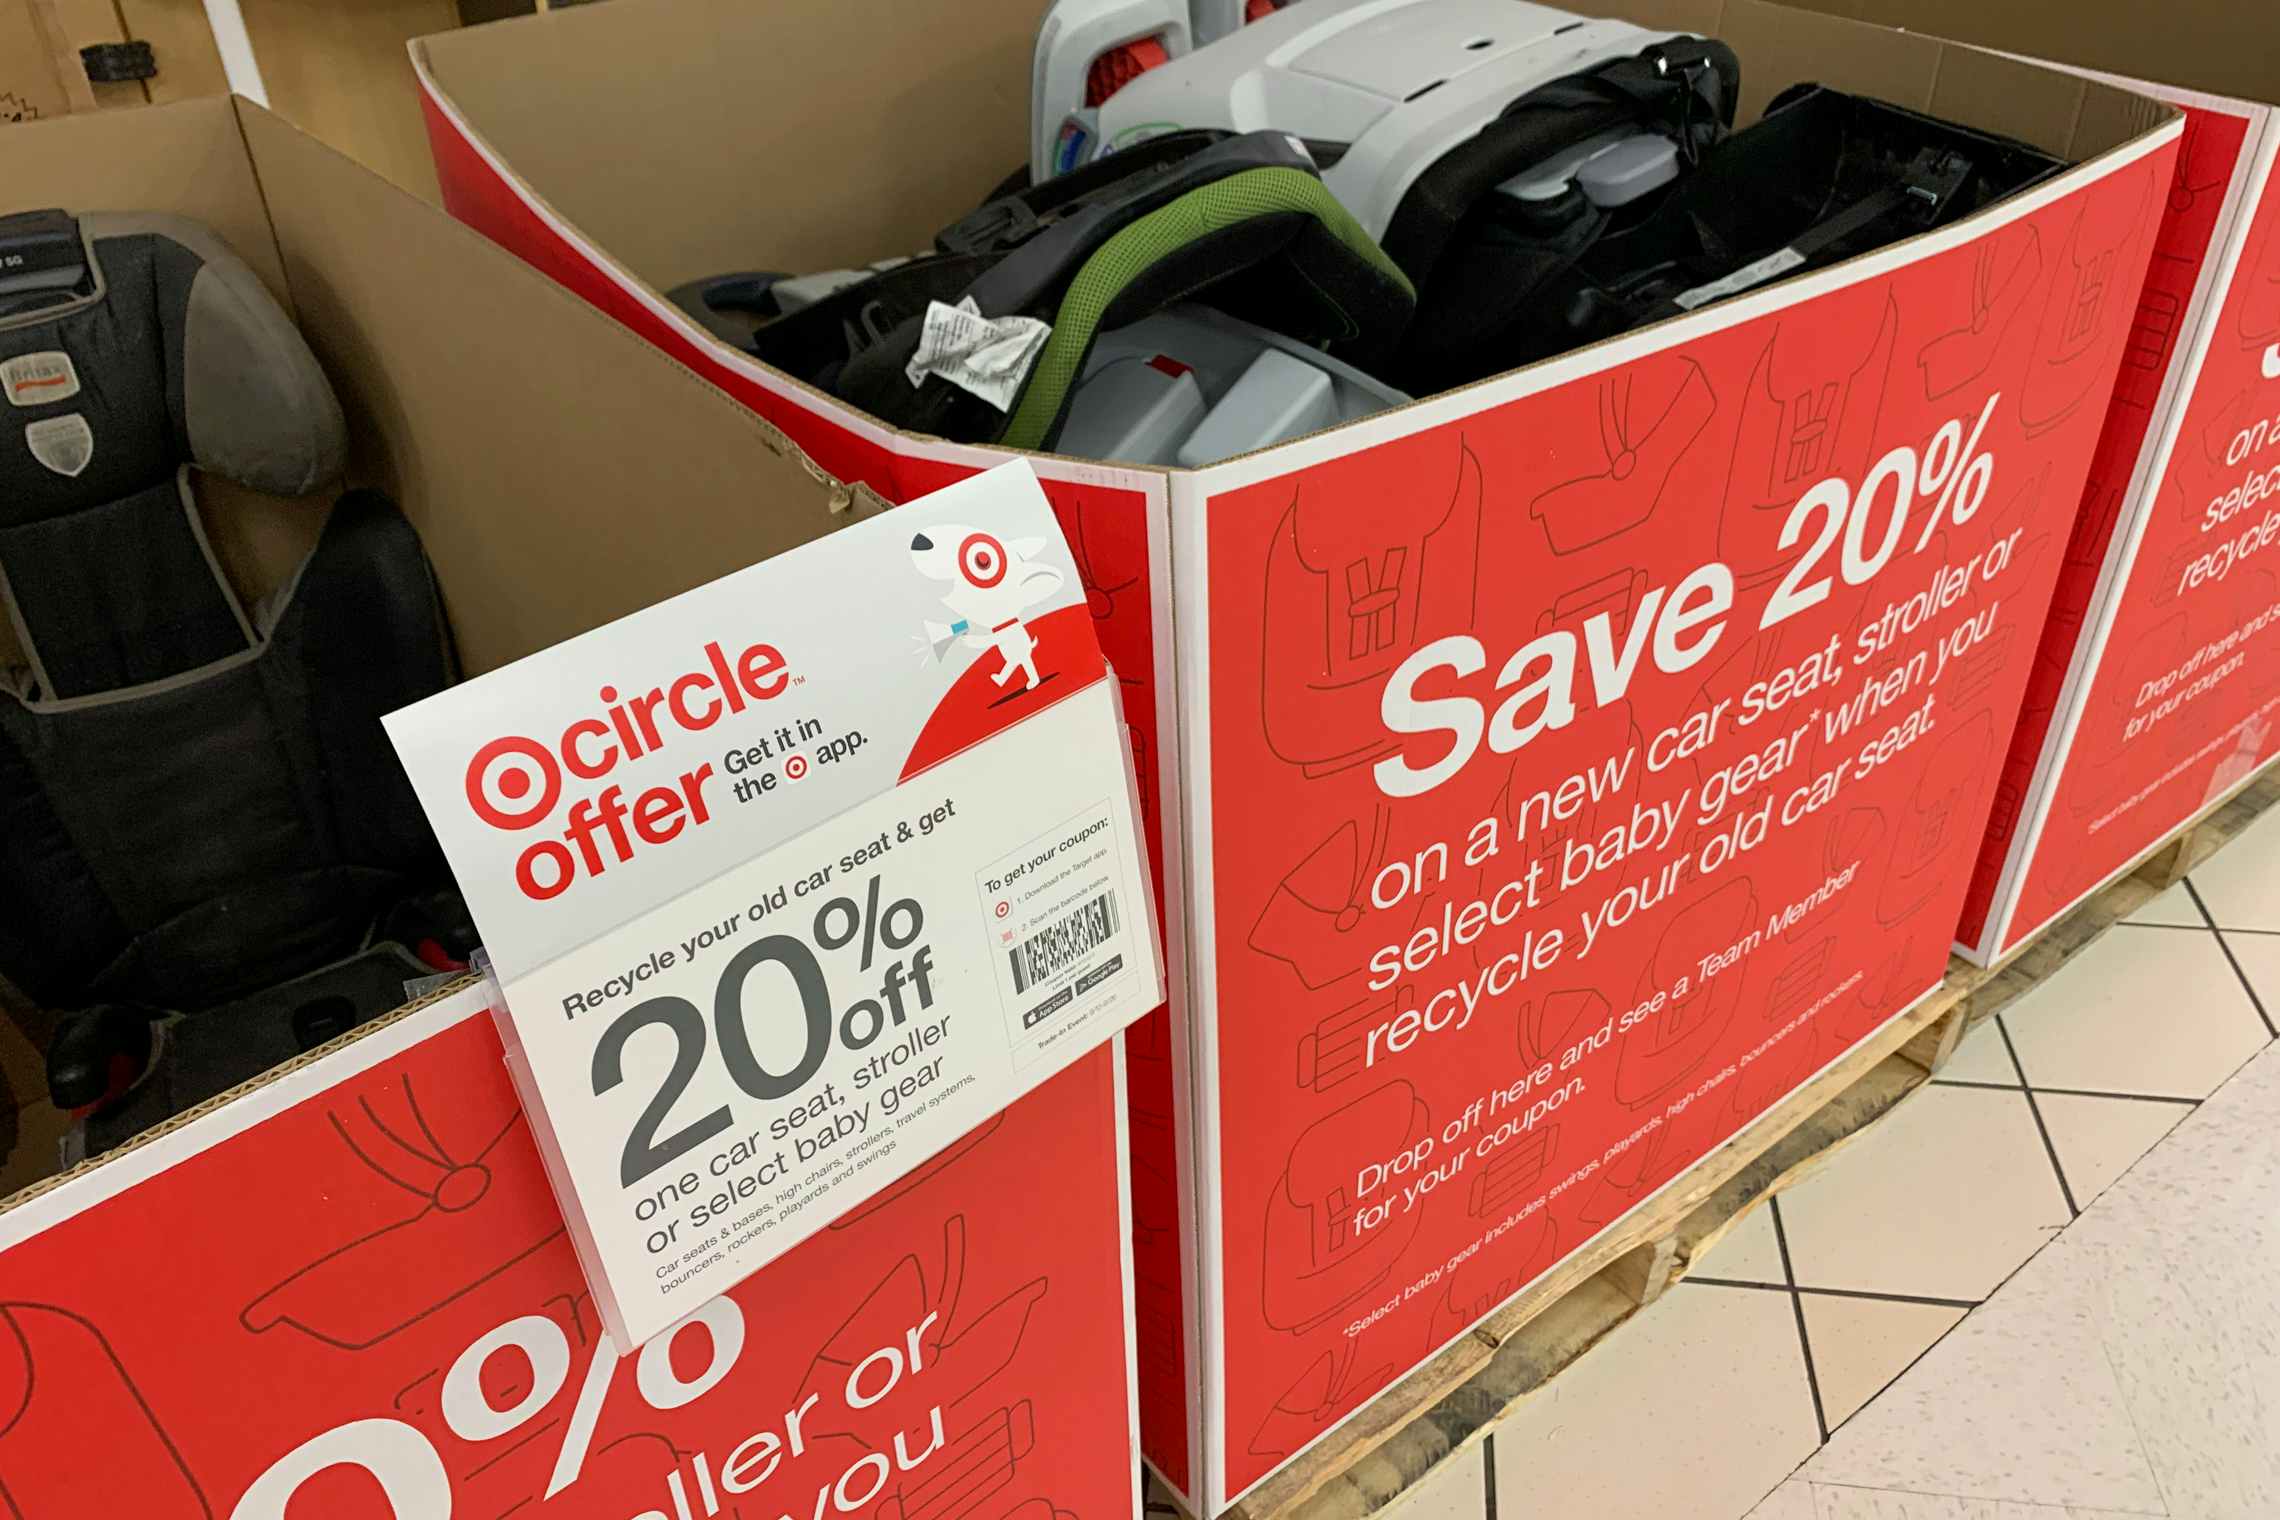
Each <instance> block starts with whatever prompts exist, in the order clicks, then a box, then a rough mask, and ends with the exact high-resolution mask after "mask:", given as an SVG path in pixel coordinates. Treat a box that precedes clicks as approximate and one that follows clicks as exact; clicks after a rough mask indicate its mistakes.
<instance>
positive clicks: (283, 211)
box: [239, 102, 861, 674]
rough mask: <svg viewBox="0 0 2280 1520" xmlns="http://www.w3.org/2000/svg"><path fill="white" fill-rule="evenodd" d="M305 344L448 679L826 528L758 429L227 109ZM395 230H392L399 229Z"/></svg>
mask: <svg viewBox="0 0 2280 1520" xmlns="http://www.w3.org/2000/svg"><path fill="white" fill-rule="evenodd" d="M239 109H240V111H241V113H242V116H243V119H244V126H245V141H246V144H247V146H248V148H249V149H250V150H251V152H252V155H253V159H254V162H255V164H256V165H257V166H258V169H259V173H260V178H261V186H262V188H263V189H264V190H266V192H267V195H268V201H269V207H270V213H271V216H272V217H273V219H274V222H275V227H276V244H277V247H278V249H280V250H281V251H282V255H283V260H284V267H285V270H286V275H287V279H288V280H289V282H290V284H291V287H292V290H293V293H294V295H295V298H296V301H297V305H298V308H299V315H300V320H301V325H302V329H303V331H304V332H305V333H306V334H307V335H308V338H309V342H310V345H311V346H312V347H313V348H314V349H315V350H316V352H317V356H318V358H319V359H320V360H322V361H323V362H324V364H325V367H326V369H327V371H328V372H329V373H330V374H331V375H332V377H333V382H334V384H335V385H336V386H337V387H338V388H339V389H340V392H341V398H342V403H343V405H344V406H345V407H346V408H347V411H348V415H349V418H350V425H351V433H352V435H353V436H354V437H355V438H356V440H357V442H358V444H359V446H360V448H361V451H362V452H361V457H359V458H358V459H357V460H356V462H355V473H356V474H357V475H358V476H359V477H360V478H366V479H376V480H377V481H378V482H379V483H380V484H381V485H382V486H383V488H384V489H387V490H389V491H390V492H391V493H392V494H394V495H395V496H396V497H397V498H398V499H399V500H400V501H401V503H402V505H403V508H404V511H405V514H406V515H407V516H408V517H409V518H410V519H411V520H412V522H413V524H414V525H415V526H416V527H417V528H418V529H419V531H420V535H421V538H422V539H423V540H424V541H425V543H426V545H427V551H428V555H429V557H430V558H431V559H432V560H433V561H434V563H435V566H436V571H437V575H438V577H439V578H440V579H441V580H442V582H443V587H444V595H445V599H446V601H447V602H448V604H449V610H450V613H451V619H452V626H453V628H454V630H455V632H456V635H457V637H458V641H459V648H460V653H461V656H462V658H463V660H464V661H465V663H466V665H467V668H468V670H469V672H470V673H471V674H472V673H475V672H479V671H482V670H485V669H488V668H489V667H491V666H494V665H497V664H500V663H502V662H504V661H506V660H510V659H514V658H517V657H519V656H521V655H524V654H528V653H529V652H531V651H532V650H535V649H539V648H543V647H544V646H546V645H549V644H553V643H556V642H558V641H560V640H562V639H565V638H568V637H570V636H571V635H572V634H575V633H580V632H583V631H585V630H586V629H589V628H592V627H595V626H596V625H598V624H601V623H605V622H608V621H609V620H611V619H612V618H616V617H620V616H623V615H624V614H626V613H628V612H631V611H634V610H635V609H637V608H640V607H645V606H648V605H649V604H650V603H652V602H655V601H658V600H660V599H662V598H664V597H667V596H671V595H673V594H675V593H677V592H680V591H685V590H687V589H689V588H690V587H691V586H695V585H699V584H701V583H703V582H705V581H708V580H712V579H714V578H716V577H718V576H720V575H722V574H725V573H726V572H728V571H730V570H733V569H736V568H738V567H740V566H743V565H747V564H750V563H752V562H753V561H754V560H758V559H763V558H766V557H767V556H769V555H772V554H776V553H779V552H781V551H782V550H784V549H788V548H790V547H792V546H793V545H795V544H798V543H803V542H805V541H806V540H808V539H811V538H814V537H816V536H817V535H819V534H821V533H824V532H827V531H829V530H830V529H831V528H832V527H834V526H837V525H838V523H839V522H841V521H843V520H846V518H847V515H848V514H849V513H850V512H852V511H855V510H856V509H857V508H858V507H859V505H861V504H859V503H858V502H857V499H856V497H855V496H854V494H853V493H851V492H850V491H848V490H847V489H846V488H845V487H839V486H837V485H836V483H835V482H832V481H830V480H829V479H828V478H826V477H825V476H824V475H823V474H822V472H821V471H820V470H818V469H816V467H815V466H814V465H813V464H812V462H810V461H809V460H808V459H807V458H806V456H805V455H803V454H801V453H800V452H799V451H798V450H797V449H795V448H794V447H793V446H792V445H791V444H790V443H789V442H788V441H787V440H786V439H785V438H784V436H783V434H781V433H780V432H778V431H777V430H776V429H775V428H773V427H772V426H770V425H769V424H768V423H766V422H765V421H763V420H761V419H760V418H759V417H757V416H755V415H753V414H752V413H751V412H750V411H748V410H746V409H745V408H744V407H742V406H740V405H738V404H737V403H736V402H735V401H733V400H731V399H730V398H729V397H728V396H726V395H725V394H723V393H722V392H721V391H720V390H718V389H717V388H716V387H714V386H711V385H708V384H706V383H705V382H703V381H701V380H699V379H698V378H697V377H696V376H695V375H693V374H691V373H690V372H689V371H688V370H686V369H683V368H682V367H681V366H680V365H678V364H676V363H674V362H673V361H672V360H671V359H669V358H667V357H666V356H665V355H663V354H661V353H659V352H658V351H657V350H656V349H655V348H654V347H652V346H651V345H650V344H648V343H646V342H644V341H642V340H641V339H640V338H638V337H636V336H635V335H634V334H632V333H631V332H628V331H627V330H626V329H625V328H623V327H621V326H619V325H618V324H617V323H616V322H614V321H611V320H610V319H609V318H607V317H604V316H602V315H601V314H600V313H599V312H596V311H595V310H594V309H593V308H592V307H590V306H588V305H586V304H585V303H584V302H583V301H580V300H578V299H577V298H576V297H574V296H572V295H570V294H569V293H568V292H567V291H565V290H563V289H562V288H561V287H560V286H558V285H556V284H554V283H553V282H552V281H550V280H548V279H546V278H544V277H543V276H541V275H540V274H538V273H537V272H536V271H534V270H531V269H529V268H527V267H526V266H524V265H522V264H520V263H518V262H516V261H515V260H513V259H510V258H507V257H505V256H503V255H502V254H501V253H500V252H499V251H498V250H497V249H496V248H494V247H493V246H492V245H491V244H490V243H489V242H487V241H486V240H484V239H483V238H481V237H480V236H478V235H477V234H475V233H473V232H471V231H468V230H467V229H466V228H464V227H461V226H459V225H458V224H457V223H454V222H452V221H450V220H449V219H448V218H446V217H445V216H444V215H443V214H442V213H441V212H438V211H435V210H433V209H432V208H430V207H427V206H425V205H423V204H422V203H420V202H419V201H417V200H415V199H414V198H413V197H411V196H409V195H407V194H405V193H404V192H403V191H401V190H398V189H396V188H395V187H394V186H392V185H390V184H388V183H387V182H386V181H384V180H382V179H381V178H380V177H379V176H377V175H375V174H372V173H370V172H368V171H366V170H363V169H360V168H358V167H356V166H355V165H353V164H351V163H349V162H348V160H346V159H344V158H342V157H341V156H340V155H339V154H337V153H335V152H333V151H332V150H331V149H330V148H327V147H325V146H324V145H323V144H321V143H319V142H317V141H316V140H315V139H314V138H312V137H309V136H307V135H306V134H304V133H302V132H301V131H299V130H298V129H297V128H295V127H292V126H290V125H288V124H287V123H286V122H284V121H282V120H281V119H279V118H278V117H275V116H272V115H270V114H269V113H268V112H266V111H264V110H262V109H261V108H260V107H258V106H255V105H252V104H251V103H248V102H241V103H240V106H239ZM412 226H416V228H417V232H416V235H413V234H411V233H408V232H407V227H412Z"/></svg>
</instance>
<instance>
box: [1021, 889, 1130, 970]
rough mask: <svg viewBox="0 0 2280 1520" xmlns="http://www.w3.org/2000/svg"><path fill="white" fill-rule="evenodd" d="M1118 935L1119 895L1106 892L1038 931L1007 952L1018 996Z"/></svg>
mask: <svg viewBox="0 0 2280 1520" xmlns="http://www.w3.org/2000/svg"><path fill="white" fill-rule="evenodd" d="M1114 933H1116V894H1115V893H1114V892H1103V893H1101V894H1100V896H1098V897H1096V898H1094V899H1093V900H1092V901H1091V902H1088V903H1086V904H1085V905H1084V906H1083V907H1081V908H1079V909H1077V910H1076V911H1075V912H1074V913H1071V914H1069V915H1068V916H1067V917H1065V918H1063V919H1061V920H1060V921H1058V922H1057V923H1053V924H1050V925H1048V926H1047V927H1045V928H1043V929H1040V930H1038V931H1037V932H1036V933H1035V934H1032V935H1030V936H1029V938H1027V939H1025V940H1023V941H1022V942H1021V943H1020V944H1018V945H1016V946H1014V947H1013V949H1011V950H1009V951H1007V952H1006V958H1007V959H1008V960H1010V961H1012V962H1013V990H1014V993H1015V994H1016V995H1017V996H1018V995H1019V994H1021V993H1024V992H1027V991H1028V990H1029V989H1030V988H1032V987H1034V986H1036V985H1037V984H1038V983H1039V982H1042V981H1044V980H1045V979H1046V978H1048V977H1050V976H1052V975H1053V974H1054V973H1055V972H1057V971H1059V970H1061V969H1062V968H1063V967H1065V966H1067V965H1068V964H1069V963H1070V962H1072V961H1074V960H1075V959H1077V957H1079V956H1081V955H1084V954H1087V953H1088V952H1090V951H1091V950H1093V949H1094V948H1095V947H1096V946H1099V945H1102V944H1105V943H1107V941H1108V938H1109V936H1111V935H1113V934H1114Z"/></svg>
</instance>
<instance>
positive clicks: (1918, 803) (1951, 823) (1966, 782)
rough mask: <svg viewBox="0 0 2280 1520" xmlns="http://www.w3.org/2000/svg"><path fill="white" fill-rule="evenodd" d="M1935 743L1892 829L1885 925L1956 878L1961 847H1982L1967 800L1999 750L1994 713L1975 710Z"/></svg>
mask: <svg viewBox="0 0 2280 1520" xmlns="http://www.w3.org/2000/svg"><path fill="white" fill-rule="evenodd" d="M1933 744H1934V747H1933V749H1932V752H1931V754H1930V755H1929V756H1928V757H1927V758H1926V759H1925V761H1924V767H1923V769H1922V771H1920V772H1919V773H1918V774H1917V777H1916V784H1915V785H1914V786H1913V787H1912V788H1910V789H1909V792H1908V797H1907V801H1906V803H1905V804H1904V805H1903V806H1902V807H1901V808H1900V810H1899V813H1898V821H1897V823H1896V826H1895V827H1894V829H1893V839H1892V854H1891V856H1890V858H1889V859H1888V860H1887V861H1886V862H1885V867H1884V874H1883V879H1882V880H1881V881H1880V882H1879V883H1878V884H1877V891H1876V917H1877V921H1878V922H1879V923H1882V924H1883V925H1884V926H1885V927H1886V928H1888V929H1889V928H1891V927H1892V926H1893V925H1895V924H1899V923H1903V922H1905V921H1906V920H1907V919H1909V918H1910V917H1912V916H1913V915H1914V914H1916V913H1917V912H1918V911H1920V910H1921V909H1922V908H1923V907H1924V905H1925V904H1926V903H1928V902H1930V901H1931V900H1932V899H1933V898H1934V897H1935V896H1937V895H1938V894H1939V891H1940V888H1941V887H1942V886H1943V885H1945V884H1946V883H1947V882H1948V881H1949V880H1950V879H1951V877H1952V873H1950V872H1948V871H1946V870H1945V869H1944V867H1946V866H1947V865H1948V864H1950V863H1951V862H1952V860H1953V857H1954V856H1955V855H1956V854H1957V852H1958V851H1961V850H1977V849H1978V847H1979V838H1980V835H1979V830H1978V828H1977V827H1976V824H1977V823H1978V819H1977V818H1976V817H1967V810H1966V807H1965V803H1966V801H1967V800H1968V799H1970V798H1972V797H1974V796H1976V795H1977V793H1978V790H1979V786H1980V783H1981V781H1982V780H1983V779H1984V778H1985V776H1986V774H1987V768H1988V766H1990V765H1992V764H1994V763H1995V761H1996V760H1997V759H1998V758H1999V757H1998V756H1997V754H1996V753H1995V716H1994V714H1992V713H1990V712H1987V711H1984V710H1982V711H1980V712H1978V713H1975V714H1973V715H1972V716H1971V717H1970V718H1968V719H1966V720H1964V721H1963V722H1962V723H1960V724H1958V725H1957V726H1955V727H1954V728H1951V729H1949V730H1948V732H1947V733H1946V734H1944V735H1940V734H1938V733H1937V731H1935V733H1934V739H1933Z"/></svg>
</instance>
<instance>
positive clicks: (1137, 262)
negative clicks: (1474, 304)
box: [998, 168, 1417, 449]
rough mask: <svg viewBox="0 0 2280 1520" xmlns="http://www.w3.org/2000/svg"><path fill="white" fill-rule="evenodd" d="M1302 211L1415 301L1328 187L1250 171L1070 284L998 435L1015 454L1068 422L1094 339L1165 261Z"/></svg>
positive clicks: (1153, 226) (1175, 210)
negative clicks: (1133, 288)
mask: <svg viewBox="0 0 2280 1520" xmlns="http://www.w3.org/2000/svg"><path fill="white" fill-rule="evenodd" d="M1290 211H1300V212H1304V213H1306V214H1307V215H1309V216H1311V217H1313V218H1314V219H1315V220H1316V221H1318V222H1320V223H1321V224H1322V225H1323V226H1324V227H1325V228H1327V229H1328V230H1329V231H1330V232H1331V233H1333V234H1334V235H1336V237H1337V238H1338V241H1340V242H1341V243H1343V244H1345V245H1346V247H1347V248H1349V249H1351V250H1352V251H1353V252H1354V253H1355V254H1356V255H1357V256H1359V257H1360V258H1361V259H1363V260H1365V261H1366V262H1368V263H1369V264H1371V265H1372V266H1374V267H1375V268H1376V269H1377V271H1378V272H1379V273H1380V274H1382V275H1384V276H1385V277H1386V278H1387V279H1388V280H1390V281H1392V282H1393V283H1394V284H1396V285H1398V286H1400V288H1401V289H1402V291H1403V292H1404V293H1405V294H1407V295H1408V296H1409V297H1410V299H1412V300H1415V299H1416V294H1417V292H1416V289H1415V287H1414V286H1412V285H1411V284H1410V283H1409V276H1407V275H1405V274H1403V273H1402V272H1401V269H1400V267H1399V266H1398V265H1396V264H1395V263H1394V262H1393V260H1391V259H1390V258H1387V257H1386V255H1385V250H1383V249H1381V248H1380V247H1378V245H1377V243H1376V241H1375V240H1374V239H1372V238H1371V237H1370V235H1369V234H1368V233H1367V232H1365V231H1363V230H1362V224H1361V223H1360V222H1357V221H1355V220H1354V216H1353V213H1352V212H1350V211H1348V210H1347V209H1346V208H1345V207H1344V206H1343V205H1342V204H1340V203H1339V200H1338V198H1337V197H1336V196H1334V195H1332V194H1331V193H1330V192H1329V190H1328V189H1326V188H1325V187H1324V186H1323V183H1322V181H1321V180H1319V179H1317V178H1316V177H1315V176H1313V175H1311V174H1308V173H1307V172H1306V171H1305V170H1303V169H1287V168H1275V169H1246V170H1244V171H1243V172H1242V173H1240V174H1230V175H1228V176H1227V177H1226V178H1225V179H1221V180H1215V181H1213V182H1212V183H1211V184H1208V185H1204V186H1202V187H1201V188H1199V189H1195V190H1191V191H1189V192H1188V193H1187V194H1185V195H1183V196H1181V197H1180V198H1179V199H1177V200H1175V201H1172V202H1171V203H1170V204H1168V205H1164V206H1159V207H1158V208H1156V209H1155V210H1154V211H1151V212H1149V213H1148V214H1147V215H1146V216H1143V217H1141V218H1140V219H1139V220H1138V221H1136V222H1133V223H1132V224H1131V225H1130V226H1128V227H1126V228H1125V229H1124V230H1123V231H1121V232H1119V233H1117V234H1116V235H1115V236H1114V237H1112V238H1110V239H1109V240H1108V241H1107V242H1105V243H1103V244H1101V246H1100V247H1099V248H1097V249H1095V250H1093V255H1092V257H1091V258H1089V259H1087V260H1085V264H1084V268H1082V269H1080V270H1079V271H1078V272H1077V277H1076V278H1075V279H1074V280H1072V281H1071V282H1070V284H1069V288H1068V293H1067V294H1066V295H1064V296H1063V297H1062V298H1061V309H1060V311H1059V312H1058V313H1057V314H1056V315H1055V319H1054V322H1053V333H1052V336H1051V337H1049V338H1047V339H1046V340H1045V349H1044V352H1043V353H1041V354H1039V355H1038V356H1037V363H1036V364H1035V366H1034V367H1032V368H1031V370H1030V372H1029V381H1028V383H1027V384H1026V385H1025V386H1023V387H1022V392H1021V400H1020V402H1019V403H1017V404H1016V406H1015V407H1014V411H1013V415H1012V417H1011V418H1009V419H1008V420H1007V422H1006V425H1005V431H1004V432H1003V433H1001V434H999V435H998V441H999V442H1000V443H1002V444H1004V445H1005V446H1006V447H1008V448H1015V449H1034V448H1039V447H1041V446H1042V445H1043V444H1044V441H1045V435H1046V433H1047V432H1048V431H1050V430H1051V428H1052V426H1053V423H1054V421H1055V419H1057V418H1058V417H1059V416H1060V415H1061V404H1062V402H1063V401H1064V400H1065V399H1066V398H1067V396H1068V394H1069V390H1070V387H1072V386H1074V385H1075V384H1076V382H1077V376H1078V375H1079V374H1080V373H1081V372H1082V370H1083V368H1084V362H1085V355H1086V354H1088V353H1090V352H1091V351H1092V344H1093V338H1094V336H1095V334H1096V333H1097V331H1098V329H1099V327H1100V319H1101V315H1102V314H1103V313H1104V312H1106V311H1107V310H1108V308H1109V306H1110V305H1111V303H1113V302H1114V301H1115V300H1116V297H1117V296H1118V295H1119V294H1120V293H1121V292H1122V291H1123V289H1124V287H1125V286H1127V285H1129V284H1131V283H1132V281H1134V280H1135V279H1137V278H1139V277H1140V275H1141V274H1143V273H1145V272H1146V271H1147V270H1148V269H1149V268H1151V267H1152V266H1154V265H1155V264H1156V263H1157V262H1158V261H1160V260H1162V259H1165V258H1168V257H1169V256H1171V255H1172V254H1174V253H1177V252H1178V251H1179V250H1181V249H1182V248H1186V247H1188V246H1189V245H1191V244H1193V243H1194V242H1196V241H1197V240H1198V239H1200V238H1203V237H1205V236H1207V235H1209V234H1211V233H1214V232H1217V231H1219V230H1220V229H1221V228H1223V227H1232V226H1234V225H1236V224H1237V223H1239V222H1247V221H1249V220H1251V219H1252V218H1253V217H1258V216H1267V215H1272V214H1274V213H1277V212H1290Z"/></svg>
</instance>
